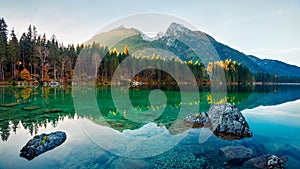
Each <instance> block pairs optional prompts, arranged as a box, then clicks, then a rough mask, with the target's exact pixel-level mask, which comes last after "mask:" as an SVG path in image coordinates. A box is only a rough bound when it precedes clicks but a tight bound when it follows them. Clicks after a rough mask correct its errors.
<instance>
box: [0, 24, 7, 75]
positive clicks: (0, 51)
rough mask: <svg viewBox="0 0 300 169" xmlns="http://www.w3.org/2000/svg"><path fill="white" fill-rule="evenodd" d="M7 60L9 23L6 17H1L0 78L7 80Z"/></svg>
mask: <svg viewBox="0 0 300 169" xmlns="http://www.w3.org/2000/svg"><path fill="white" fill-rule="evenodd" d="M6 62H7V24H6V22H5V20H4V18H1V19H0V80H5V72H4V71H5V69H6Z"/></svg>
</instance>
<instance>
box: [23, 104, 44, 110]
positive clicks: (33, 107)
mask: <svg viewBox="0 0 300 169" xmlns="http://www.w3.org/2000/svg"><path fill="white" fill-rule="evenodd" d="M41 108H42V106H40V105H36V106H27V107H23V108H22V110H27V111H32V110H37V109H41Z"/></svg>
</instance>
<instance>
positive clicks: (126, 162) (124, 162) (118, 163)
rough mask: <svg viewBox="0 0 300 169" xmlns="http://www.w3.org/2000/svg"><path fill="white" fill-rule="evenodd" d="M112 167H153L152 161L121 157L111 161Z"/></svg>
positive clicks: (138, 168)
mask: <svg viewBox="0 0 300 169" xmlns="http://www.w3.org/2000/svg"><path fill="white" fill-rule="evenodd" d="M110 168H122V169H140V168H141V169H142V168H143V169H144V168H149V169H150V168H153V167H151V165H150V163H148V162H146V161H144V160H141V159H131V158H119V159H117V160H115V161H113V162H112V163H111V167H110Z"/></svg>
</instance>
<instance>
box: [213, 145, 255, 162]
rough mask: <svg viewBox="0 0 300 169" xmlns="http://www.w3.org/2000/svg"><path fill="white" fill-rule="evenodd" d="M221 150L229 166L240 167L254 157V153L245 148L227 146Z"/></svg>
mask: <svg viewBox="0 0 300 169" xmlns="http://www.w3.org/2000/svg"><path fill="white" fill-rule="evenodd" d="M219 150H220V152H221V154H222V155H224V156H225V160H226V161H227V162H228V164H234V165H240V164H242V163H243V162H245V161H247V160H249V159H250V158H252V157H253V151H252V150H251V149H250V148H246V147H244V146H226V147H223V148H220V149H219Z"/></svg>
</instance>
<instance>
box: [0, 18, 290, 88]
mask: <svg viewBox="0 0 300 169" xmlns="http://www.w3.org/2000/svg"><path fill="white" fill-rule="evenodd" d="M7 27H8V26H7V24H6V22H5V20H4V18H1V19H0V81H10V80H16V81H19V80H25V81H30V80H36V81H38V82H40V83H41V82H49V81H50V79H53V80H55V81H58V80H61V81H62V80H64V81H66V82H68V80H69V79H71V78H72V77H74V78H88V77H91V76H92V77H97V84H99V85H109V84H110V82H111V79H112V76H113V75H114V72H115V70H116V68H117V67H118V66H119V65H120V63H121V62H122V61H123V60H124V59H126V58H128V57H130V59H131V63H130V64H129V65H127V66H128V68H129V69H128V70H125V71H124V72H123V74H122V77H120V78H121V80H122V79H125V80H128V78H131V79H129V80H136V81H143V82H145V83H147V84H173V83H176V82H175V81H174V78H173V77H172V76H171V75H170V74H169V73H167V72H166V71H164V70H161V69H155V68H151V67H149V68H147V69H146V70H143V71H141V72H138V73H137V74H135V75H133V72H135V71H136V70H139V69H140V68H141V67H147V65H148V64H149V63H150V62H153V61H155V64H156V65H157V66H158V67H162V68H163V67H165V68H166V67H172V68H173V69H174V72H172V73H175V74H176V75H179V80H180V81H182V82H186V81H187V80H188V79H187V76H186V75H187V73H188V72H182V71H183V70H181V69H180V67H182V66H183V65H185V66H188V68H189V69H190V71H191V72H192V73H193V75H194V77H196V81H197V83H198V85H200V86H202V85H206V84H210V83H214V82H216V83H219V81H220V80H218V75H219V74H220V72H224V73H223V74H224V76H225V78H226V79H225V81H223V82H222V83H227V84H250V83H252V82H255V81H259V82H283V81H289V82H294V81H292V80H294V79H295V78H290V77H282V76H281V77H279V76H278V75H276V74H275V75H271V74H267V73H255V74H253V73H251V72H250V70H249V69H248V68H247V67H246V66H245V65H242V64H241V63H237V62H236V61H232V60H225V61H217V62H214V63H212V62H211V63H209V64H208V65H207V66H205V65H203V63H202V62H199V61H194V60H189V61H182V60H181V59H179V58H177V57H170V58H165V57H163V56H159V55H156V54H153V55H152V56H140V55H139V56H131V55H130V51H129V50H128V46H125V47H124V50H123V51H122V52H119V51H118V50H117V49H116V48H114V49H113V50H109V49H108V47H107V46H103V45H100V44H98V43H95V42H94V43H92V44H87V45H83V44H81V45H76V47H75V46H74V44H68V45H67V46H64V45H63V43H59V42H58V40H57V38H56V36H55V35H52V36H51V37H50V38H49V39H47V38H46V35H45V33H44V34H38V32H37V29H36V27H35V26H34V25H29V27H28V30H27V32H24V33H23V34H22V35H21V37H20V39H19V40H18V38H17V37H16V35H15V32H14V29H12V30H11V31H10V32H9V31H8V30H7ZM76 61H77V63H76ZM99 62H100V64H99ZM76 64H77V65H78V68H77V69H76V70H77V71H78V72H74V68H75V66H76ZM77 76H79V77H77ZM132 77H134V79H132ZM210 77H211V78H210Z"/></svg>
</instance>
